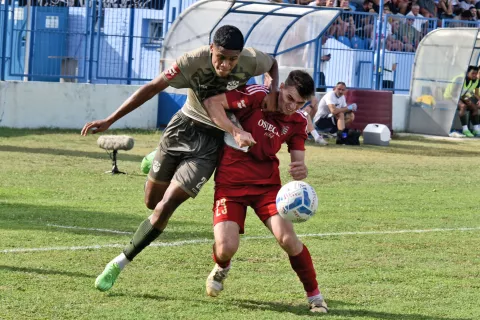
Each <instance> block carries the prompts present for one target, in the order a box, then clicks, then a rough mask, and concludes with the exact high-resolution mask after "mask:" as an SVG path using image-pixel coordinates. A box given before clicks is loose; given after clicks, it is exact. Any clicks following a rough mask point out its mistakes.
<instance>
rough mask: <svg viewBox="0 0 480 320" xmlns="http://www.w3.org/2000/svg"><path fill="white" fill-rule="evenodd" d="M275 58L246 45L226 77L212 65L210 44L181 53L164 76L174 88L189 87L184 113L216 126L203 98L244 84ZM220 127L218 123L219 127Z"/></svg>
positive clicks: (264, 70)
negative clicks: (222, 76)
mask: <svg viewBox="0 0 480 320" xmlns="http://www.w3.org/2000/svg"><path fill="white" fill-rule="evenodd" d="M273 63H274V59H273V58H272V57H271V56H269V55H267V54H265V53H263V52H261V51H258V50H255V49H253V48H244V49H243V51H242V53H241V54H240V57H239V58H238V64H237V65H236V66H235V68H234V69H233V70H232V72H231V73H230V74H229V75H228V77H226V78H220V77H218V76H217V74H216V73H215V69H214V68H213V66H212V58H211V54H210V46H203V47H200V48H198V49H196V50H193V51H190V52H187V53H185V54H184V55H182V56H181V57H179V58H178V59H177V60H176V62H175V63H174V64H173V66H172V67H171V68H170V69H169V70H167V71H165V72H164V73H163V78H164V80H165V81H167V82H168V84H169V85H170V86H172V87H174V88H178V89H180V88H188V93H187V100H186V101H185V104H184V105H183V107H182V111H183V113H185V114H186V115H187V116H189V117H190V118H192V119H195V120H197V121H200V122H203V123H206V124H208V125H211V126H214V127H217V126H216V125H215V124H214V123H213V122H212V120H210V118H209V116H208V114H207V111H206V110H205V109H204V107H203V105H202V104H201V101H203V100H205V99H207V98H209V97H211V96H214V95H217V94H221V93H224V92H225V91H229V90H233V89H235V88H237V87H240V86H243V85H245V84H246V83H247V81H248V80H249V79H250V78H251V77H253V76H258V75H262V74H264V73H266V72H268V71H269V70H270V69H271V68H272V65H273ZM217 128H218V127H217Z"/></svg>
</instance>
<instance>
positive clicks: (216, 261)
mask: <svg viewBox="0 0 480 320" xmlns="http://www.w3.org/2000/svg"><path fill="white" fill-rule="evenodd" d="M212 258H213V261H215V263H216V264H218V265H219V266H220V267H221V268H227V267H228V266H229V265H230V259H228V260H227V261H222V260H220V259H219V258H218V257H217V254H216V253H215V244H213V253H212Z"/></svg>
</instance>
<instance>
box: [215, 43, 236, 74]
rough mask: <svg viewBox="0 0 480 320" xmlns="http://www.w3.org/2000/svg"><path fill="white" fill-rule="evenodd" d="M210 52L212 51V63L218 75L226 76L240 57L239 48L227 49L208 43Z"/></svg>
mask: <svg viewBox="0 0 480 320" xmlns="http://www.w3.org/2000/svg"><path fill="white" fill-rule="evenodd" d="M210 52H211V53H212V65H213V68H215V72H216V73H217V75H218V76H219V77H222V78H224V77H226V76H228V75H229V74H230V72H232V70H233V68H235V66H236V65H237V63H238V58H239V57H240V53H241V51H240V50H228V49H225V48H223V47H217V46H216V45H214V44H212V45H210Z"/></svg>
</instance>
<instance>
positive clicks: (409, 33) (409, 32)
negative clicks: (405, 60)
mask: <svg viewBox="0 0 480 320" xmlns="http://www.w3.org/2000/svg"><path fill="white" fill-rule="evenodd" d="M405 20H406V21H405V23H402V24H401V25H400V27H399V28H398V29H397V30H396V32H397V33H396V34H395V35H396V37H397V39H401V40H402V41H403V45H404V47H403V50H404V51H406V52H414V51H415V49H416V48H417V47H418V44H419V43H420V40H421V39H422V34H421V33H420V32H419V31H418V30H417V29H415V27H414V26H413V23H414V20H415V19H414V18H409V17H407V18H406V19H405Z"/></svg>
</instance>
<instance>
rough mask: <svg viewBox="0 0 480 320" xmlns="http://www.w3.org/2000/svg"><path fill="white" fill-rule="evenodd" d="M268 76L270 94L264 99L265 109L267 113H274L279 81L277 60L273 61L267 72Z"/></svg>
mask: <svg viewBox="0 0 480 320" xmlns="http://www.w3.org/2000/svg"><path fill="white" fill-rule="evenodd" d="M268 76H269V77H270V78H271V79H269V82H270V93H269V94H268V95H267V99H265V109H266V110H267V111H276V110H277V107H278V106H277V99H278V86H279V84H280V81H279V80H278V63H277V60H274V61H273V64H272V67H271V68H270V70H269V71H268Z"/></svg>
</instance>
